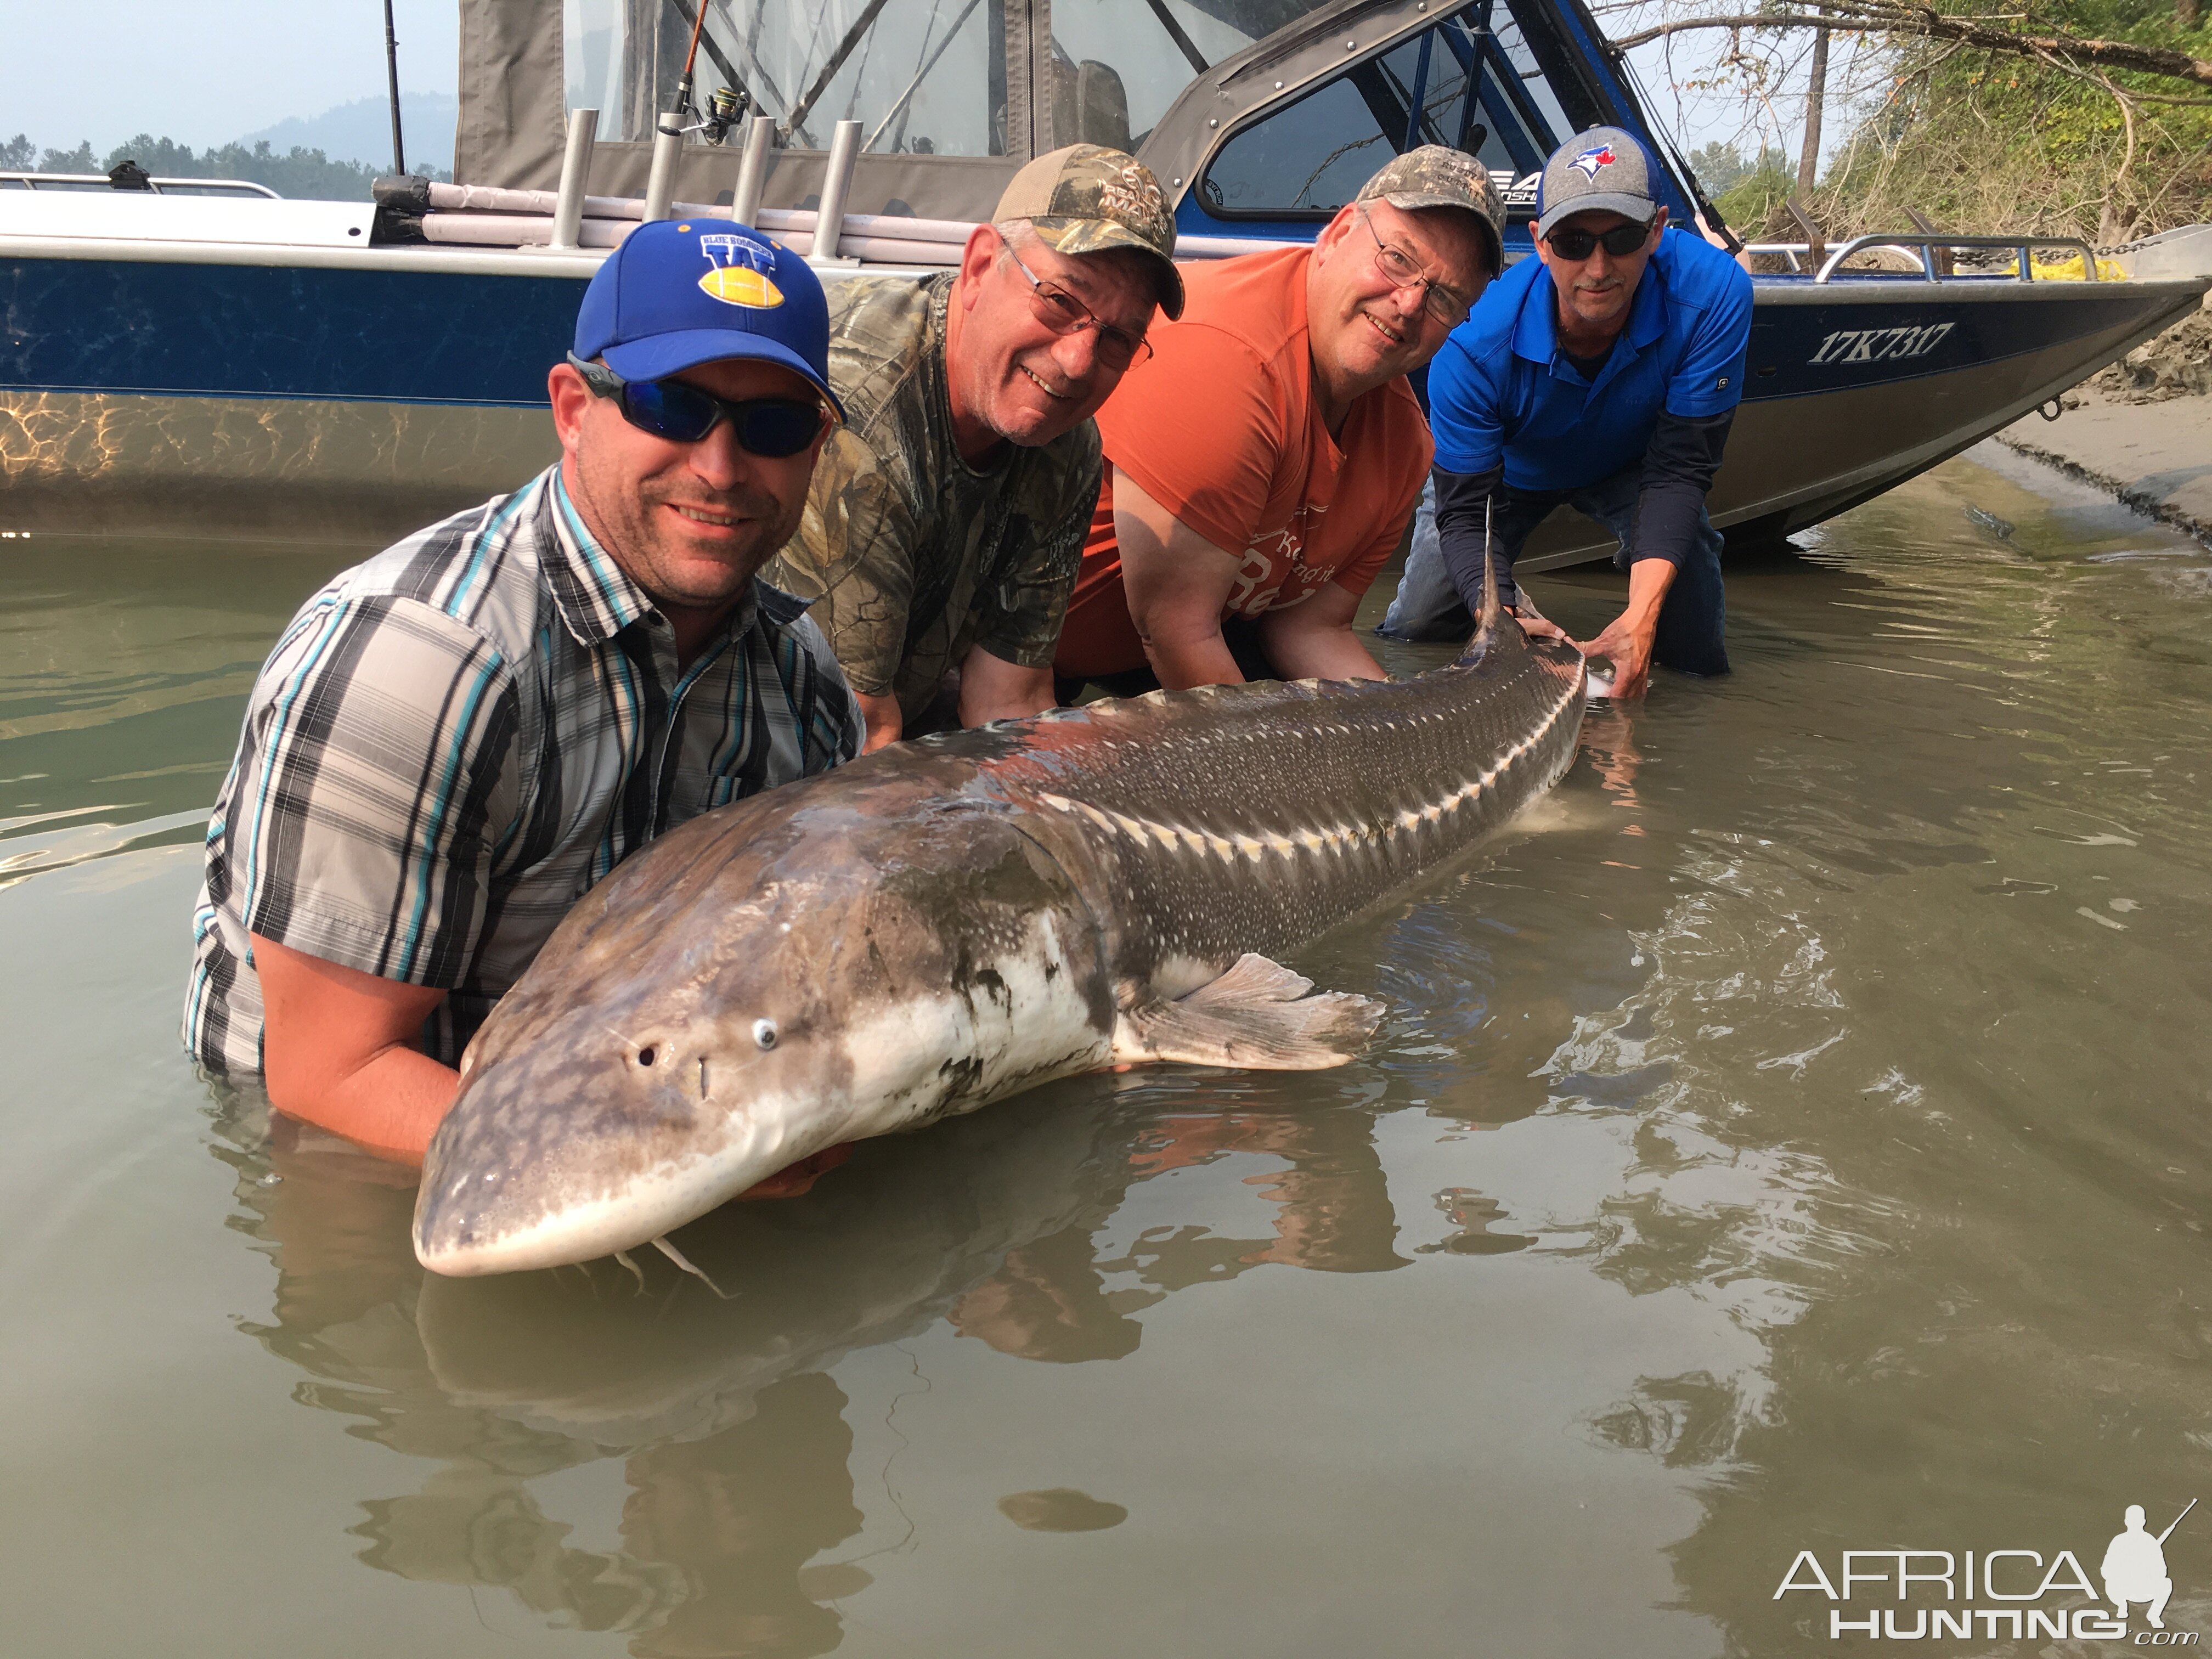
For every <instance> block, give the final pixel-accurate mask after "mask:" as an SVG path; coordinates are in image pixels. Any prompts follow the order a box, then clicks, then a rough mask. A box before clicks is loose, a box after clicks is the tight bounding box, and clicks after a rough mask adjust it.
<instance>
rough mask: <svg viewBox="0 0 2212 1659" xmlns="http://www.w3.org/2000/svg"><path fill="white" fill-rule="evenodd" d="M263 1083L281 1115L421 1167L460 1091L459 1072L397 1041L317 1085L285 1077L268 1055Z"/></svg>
mask: <svg viewBox="0 0 2212 1659" xmlns="http://www.w3.org/2000/svg"><path fill="white" fill-rule="evenodd" d="M264 1082H265V1083H266V1084H267V1085H268V1089H269V1100H270V1104H271V1105H273V1106H275V1107H276V1109H277V1110H279V1111H281V1112H285V1113H288V1114H289V1115H291V1116H293V1117H296V1118H298V1119H300V1120H301V1121H303V1122H307V1123H312V1124H313V1125H314V1126H315V1127H317V1128H319V1129H327V1130H329V1131H330V1132H331V1133H332V1134H335V1135H343V1136H344V1137H345V1138H346V1139H348V1140H350V1141H354V1142H356V1144H358V1145H360V1146H363V1147H365V1148H367V1149H368V1151H370V1152H374V1153H375V1154H376V1155H377V1156H378V1157H379V1158H390V1159H392V1161H393V1162H394V1163H396V1164H407V1165H410V1167H412V1168H415V1169H420V1168H421V1167H422V1155H423V1154H424V1153H425V1152H428V1150H429V1148H430V1137H431V1136H432V1135H433V1134H435V1133H437V1129H438V1125H439V1124H441V1123H442V1122H443V1121H445V1117H446V1114H447V1112H448V1111H449V1110H451V1109H452V1108H453V1097H454V1096H455V1095H456V1094H458V1093H459V1092H460V1087H461V1074H460V1073H459V1072H456V1071H455V1070H453V1067H452V1066H441V1065H440V1064H439V1063H438V1062H437V1061H436V1060H433V1059H431V1058H430V1057H429V1055H428V1054H422V1053H421V1052H419V1051H418V1050H416V1049H414V1048H407V1047H406V1046H404V1044H399V1043H395V1044H393V1045H392V1047H391V1048H385V1049H381V1050H380V1051H379V1052H378V1053H376V1054H373V1055H371V1056H370V1057H369V1058H368V1059H367V1060H363V1061H362V1063H361V1065H360V1066H356V1068H355V1069H354V1070H352V1071H350V1072H348V1073H343V1074H339V1075H332V1076H327V1077H323V1078H314V1077H313V1076H312V1075H307V1076H301V1075H296V1074H293V1073H285V1072H282V1071H280V1070H279V1068H278V1066H277V1065H276V1063H275V1059H274V1056H271V1057H270V1066H269V1069H268V1072H267V1073H266V1075H265V1077H264Z"/></svg>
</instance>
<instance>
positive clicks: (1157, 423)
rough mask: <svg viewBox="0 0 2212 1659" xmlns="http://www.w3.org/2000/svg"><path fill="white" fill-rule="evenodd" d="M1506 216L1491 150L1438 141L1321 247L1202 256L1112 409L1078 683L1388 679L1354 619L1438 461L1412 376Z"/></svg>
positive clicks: (1475, 280) (1396, 166) (1080, 600)
mask: <svg viewBox="0 0 2212 1659" xmlns="http://www.w3.org/2000/svg"><path fill="white" fill-rule="evenodd" d="M1504 220H1505V214H1504V204H1502V203H1501V202H1500V201H1499V199H1498V192H1497V190H1496V189H1495V187H1494V186H1493V185H1492V184H1491V182H1490V176H1489V174H1488V173H1486V172H1485V171H1484V170H1483V168H1482V165H1481V163H1480V161H1476V160H1475V158H1474V157H1473V156H1471V155H1462V154H1461V153H1460V152H1459V151H1457V150H1451V149H1444V148H1443V147H1442V146H1439V145H1434V144H1431V145H1425V146H1423V147H1422V148H1420V149H1415V150H1410V151H1408V152H1407V154H1405V155H1401V156H1400V157H1398V158H1397V159H1396V160H1395V161H1392V162H1391V163H1390V164H1389V166H1387V167H1384V168H1383V170H1382V171H1381V172H1380V173H1376V175H1375V176H1374V177H1373V178H1372V179H1369V180H1368V181H1367V183H1366V184H1365V185H1363V186H1361V188H1360V191H1359V194H1358V197H1355V198H1354V199H1353V201H1352V203H1351V204H1350V205H1348V206H1347V207H1346V208H1345V209H1344V210H1343V211H1342V212H1340V213H1339V214H1338V215H1337V216H1336V217H1335V218H1334V219H1332V220H1331V221H1330V222H1328V226H1327V227H1326V228H1324V229H1323V230H1322V233H1321V235H1320V236H1319V237H1318V238H1317V239H1316V240H1315V242H1314V244H1313V246H1311V247H1307V246H1303V245H1294V246H1290V247H1286V248H1285V249H1284V250H1283V251H1282V252H1279V253H1273V252H1271V253H1255V254H1248V255H1246V256H1244V257H1243V258H1237V259H1228V260H1224V261H1222V262H1221V263H1220V264H1211V265H1199V266H1193V267H1186V268H1185V270H1184V273H1183V274H1184V286H1185V289H1186V292H1187V295H1188V301H1187V304H1186V307H1185V310H1184V312H1183V315H1182V320H1181V321H1179V322H1176V323H1173V324H1170V325H1164V326H1161V327H1156V328H1155V329H1154V330H1153V331H1152V345H1153V349H1154V352H1155V355H1154V356H1153V357H1152V360H1151V361H1150V362H1139V364H1138V365H1136V366H1135V367H1133V368H1132V369H1131V370H1130V372H1129V373H1128V374H1127V375H1125V376H1124V377H1123V379H1122V381H1121V386H1120V388H1119V389H1118V390H1117V391H1116V392H1115V394H1114V396H1113V397H1112V398H1110V399H1109V401H1108V402H1107V404H1106V406H1105V407H1104V408H1103V409H1102V410H1100V411H1099V412H1098V416H1097V420H1098V429H1099V435H1100V438H1101V440H1102V441H1103V448H1104V451H1105V457H1106V463H1107V465H1106V467H1105V471H1104V475H1103V480H1102V483H1101V487H1100V489H1099V495H1098V510H1097V514H1096V516H1095V517H1094V518H1093V519H1092V520H1091V534H1090V538H1089V539H1088V541H1087V542H1086V544H1085V548H1084V554H1083V568H1082V572H1081V574H1079V576H1078V578H1077V580H1076V587H1075V597H1074V599H1073V600H1072V601H1070V603H1069V605H1068V609H1067V622H1066V626H1065V628H1064V629H1062V631H1061V634H1060V648H1059V650H1058V652H1057V653H1055V657H1054V671H1055V672H1056V673H1057V675H1058V676H1059V677H1060V687H1061V690H1062V693H1063V700H1065V698H1066V696H1070V695H1073V692H1075V691H1076V690H1079V689H1080V686H1081V684H1083V683H1084V682H1085V681H1092V680H1095V681H1097V682H1098V683H1099V684H1103V685H1104V686H1106V687H1107V688H1108V689H1109V690H1111V691H1113V692H1115V694H1117V695H1120V696H1129V695H1132V694H1133V693H1135V692H1137V691H1139V690H1146V689H1149V688H1150V687H1151V686H1152V685H1153V684H1159V685H1164V686H1168V687H1170V688H1181V687H1185V686H1193V685H1217V684H1236V683H1237V682H1240V681H1243V680H1244V679H1246V678H1265V677H1267V676H1269V675H1273V676H1274V677H1275V678H1282V679H1303V678H1322V679H1381V678H1384V676H1383V671H1382V670H1381V669H1380V668H1378V667H1377V666H1376V664H1375V659H1373V658H1372V657H1370V655H1369V654H1368V653H1367V647H1365V646H1364V645H1363V644H1361V643H1360V641H1358V639H1356V638H1355V637H1354V636H1353V635H1352V613H1353V612H1354V611H1356V610H1358V605H1359V599H1360V595H1361V594H1363V593H1364V592H1366V590H1367V586H1368V584H1369V583H1370V582H1371V581H1373V580H1374V579H1375V575H1376V572H1377V571H1379V570H1380V569H1381V568H1382V567H1383V564H1384V563H1386V562H1388V561H1389V557H1390V556H1391V554H1392V553H1393V552H1394V551H1395V550H1396V549H1397V545H1398V541H1399V538H1400V537H1401V535H1402V534H1403V532H1404V531H1405V527H1406V522H1407V519H1408V518H1409V517H1410V516H1411V514H1412V513H1413V504H1414V502H1415V501H1416V500H1418V499H1419V495H1420V493H1421V484H1422V482H1423V480H1424V479H1425V478H1426V477H1427V476H1428V469H1429V459H1430V455H1431V443H1430V441H1429V430H1428V425H1427V422H1425V421H1424V420H1423V419H1422V418H1421V411H1420V406H1419V404H1417V403H1416V402H1415V401H1414V398H1413V389H1412V387H1410V386H1407V384H1406V375H1407V372H1408V371H1409V370H1412V369H1415V368H1419V367H1420V366H1421V365H1422V364H1424V363H1425V362H1428V361H1429V359H1430V358H1431V357H1432V356H1435V355H1436V353H1437V350H1438V349H1439V348H1441V347H1442V346H1443V343H1444V339H1445V337H1446V336H1448V335H1449V333H1450V332H1451V331H1452V329H1453V328H1454V327H1455V325H1458V324H1459V323H1460V322H1461V321H1462V320H1463V319H1465V318H1466V316H1467V313H1468V307H1470V306H1472V305H1473V304H1474V301H1475V299H1476V297H1477V296H1478V295H1480V293H1481V292H1482V290H1483V289H1484V288H1485V287H1486V285H1487V284H1488V283H1489V282H1490V281H1491V279H1492V277H1494V276H1497V275H1498V271H1499V270H1500V268H1501V265H1502V264H1503V252H1502V251H1503V242H1502V240H1501V233H1502V230H1503V227H1504Z"/></svg>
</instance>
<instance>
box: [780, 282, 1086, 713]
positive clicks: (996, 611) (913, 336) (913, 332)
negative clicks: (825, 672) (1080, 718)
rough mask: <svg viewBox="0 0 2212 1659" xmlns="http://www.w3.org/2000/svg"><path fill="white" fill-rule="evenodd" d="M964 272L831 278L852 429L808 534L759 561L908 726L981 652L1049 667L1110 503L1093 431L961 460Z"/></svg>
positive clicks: (838, 370) (817, 495)
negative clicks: (956, 415) (958, 310)
mask: <svg viewBox="0 0 2212 1659" xmlns="http://www.w3.org/2000/svg"><path fill="white" fill-rule="evenodd" d="M952 280H953V279H952V275H951V273H949V272H948V273H946V274H945V275H944V276H933V277H929V278H926V279H923V280H921V281H916V280H915V279H914V278H912V277H908V276H858V277H852V278H848V279H847V280H846V281H843V282H840V283H830V284H829V376H830V381H831V384H833V385H834V386H836V388H837V392H838V396H839V397H840V398H842V400H843V402H844V404H845V413H846V424H845V425H843V426H842V427H840V428H838V429H837V430H836V431H835V432H834V433H832V434H831V435H830V438H829V442H828V444H826V445H825V446H823V451H822V456H821V459H819V460H818V461H817V463H816V464H815V468H814V482H813V486H812V488H811V490H810V492H809V494H808V496H807V501H806V513H805V518H804V519H803V520H801V521H800V524H799V534H798V535H797V536H795V537H794V538H793V539H792V540H791V541H790V542H789V543H787V544H786V545H785V547H784V549H783V550H782V551H781V553H780V554H778V555H777V556H776V557H775V561H774V562H772V563H771V564H770V565H769V567H768V568H767V569H765V570H764V571H763V572H762V574H763V577H764V578H765V579H766V580H768V581H769V582H771V583H773V584H774V585H775V586H778V587H781V588H783V589H785V590H787V592H793V593H796V594H798V595H799V596H800V597H802V598H805V599H812V600H814V601H815V603H814V606H813V609H812V610H811V611H809V612H808V615H809V616H810V617H811V618H812V620H813V621H814V622H816V623H818V624H820V626H821V629H822V631H823V633H824V634H826V635H828V636H829V647H830V649H831V650H833V651H835V652H836V655H837V660H838V662H839V664H840V665H842V667H843V668H844V671H845V674H846V678H848V680H849V681H850V682H851V684H852V685H853V688H854V690H858V691H863V692H866V693H868V694H869V695H871V696H882V695H884V693H885V692H890V691H896V694H897V696H898V700H899V705H900V707H901V708H902V710H903V711H904V713H905V716H906V718H907V719H908V720H909V721H911V720H915V718H916V717H918V716H919V715H920V714H921V712H922V711H923V710H924V709H925V708H927V707H928V706H929V703H930V702H931V701H932V699H933V698H934V697H935V696H936V695H937V691H938V686H939V682H940V681H941V680H942V679H943V678H944V676H945V671H946V670H947V669H950V668H956V667H957V666H958V665H960V663H961V661H962V659H963V658H965V657H966V656H967V654H968V652H969V648H970V647H974V646H978V645H980V646H981V647H983V648H984V649H985V650H987V651H988V652H990V653H992V655H994V656H996V657H1001V658H1004V659H1006V661H1008V662H1011V663H1015V664H1018V665H1020V666H1022V667H1024V668H1040V667H1042V666H1044V665H1047V664H1048V663H1050V662H1051V661H1052V654H1053V647H1054V646H1055V645H1056V644H1057V643H1058V642H1059V640H1060V623H1061V621H1062V620H1063V618H1064V617H1065V616H1066V611H1067V599H1068V594H1069V592H1071V591H1072V589H1073V586H1074V583H1075V573H1076V568H1077V566H1078V564H1079V562H1080V560H1081V557H1082V552H1083V538H1084V535H1085V532H1086V531H1087V530H1088V529H1089V527H1090V524H1091V513H1092V511H1093V509H1094V508H1095V507H1096V506H1097V501H1098V428H1097V427H1096V426H1095V425H1093V424H1092V423H1091V422H1089V421H1085V422H1083V423H1082V425H1080V426H1079V427H1077V428H1075V429H1074V430H1073V432H1070V433H1068V434H1067V435H1066V436H1064V437H1061V438H1058V439H1055V440H1054V441H1052V442H1051V443H1048V444H1046V445H1043V446H1042V447H1039V448H1035V449H1024V448H1014V447H1009V448H1008V449H1007V450H1006V452H1005V453H1002V454H1000V456H998V457H996V458H995V459H994V462H993V464H992V466H991V469H990V470H989V471H982V472H978V471H975V470H974V469H973V468H971V467H969V465H967V464H966V463H965V462H964V461H963V460H962V459H960V453H959V451H958V449H957V448H956V447H954V444H953V441H952V404H951V398H950V397H949V395H948V393H947V391H946V386H945V305H946V302H947V301H948V299H949V298H950V296H951V292H952Z"/></svg>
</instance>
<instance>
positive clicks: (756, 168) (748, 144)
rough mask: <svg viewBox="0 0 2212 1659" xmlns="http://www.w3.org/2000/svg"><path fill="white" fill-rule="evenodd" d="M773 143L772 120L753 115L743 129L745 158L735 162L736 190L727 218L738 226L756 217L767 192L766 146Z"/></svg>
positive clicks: (742, 156) (770, 117)
mask: <svg viewBox="0 0 2212 1659" xmlns="http://www.w3.org/2000/svg"><path fill="white" fill-rule="evenodd" d="M773 143H775V117H774V116H773V115H756V116H754V117H753V118H752V119H751V121H750V122H749V123H747V125H746V127H745V149H744V155H741V156H739V157H738V187H737V190H736V191H735V192H734V193H733V194H732V196H731V197H730V217H732V219H735V220H736V221H737V222H738V223H739V224H741V225H750V224H752V223H753V222H754V220H755V219H756V218H757V216H759V213H760V204H761V192H762V191H765V190H766V189H767V188H768V152H769V145H771V144H773Z"/></svg>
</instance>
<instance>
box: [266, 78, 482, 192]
mask: <svg viewBox="0 0 2212 1659" xmlns="http://www.w3.org/2000/svg"><path fill="white" fill-rule="evenodd" d="M460 113H461V105H460V100H459V99H457V98H455V97H454V96H453V94H451V93H448V92H403V93H401V94H399V125H400V136H401V137H403V138H404V140H405V141H406V144H407V167H408V171H409V172H410V173H420V172H422V170H423V169H424V168H426V167H435V168H436V169H438V170H439V171H440V172H441V173H447V174H450V173H452V172H453V126H454V124H455V123H456V122H457V121H459V118H460ZM261 139H266V140H267V141H268V143H269V147H270V149H273V150H275V151H276V153H277V154H279V155H283V154H285V153H286V152H288V151H289V150H293V149H311V150H314V149H319V150H320V151H322V153H323V154H324V155H327V156H328V157H330V159H331V161H358V162H361V163H362V164H364V165H366V166H368V167H373V168H374V169H375V170H376V171H377V172H378V173H389V172H390V171H391V170H392V106H391V104H390V103H389V102H388V101H387V100H385V99H382V98H356V99H355V100H353V102H351V103H350V104H340V105H339V106H337V108H336V109H326V110H325V111H324V112H322V113H321V114H320V115H312V116H309V115H295V116H293V117H291V118H289V119H287V120H283V121H279V122H278V123H277V124H276V125H275V126H273V127H264V128H262V129H261V131H258V132H249V133H247V134H246V137H245V138H244V139H243V140H242V141H241V142H242V143H246V144H247V145H251V144H252V143H255V142H256V141H257V140H261Z"/></svg>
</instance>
